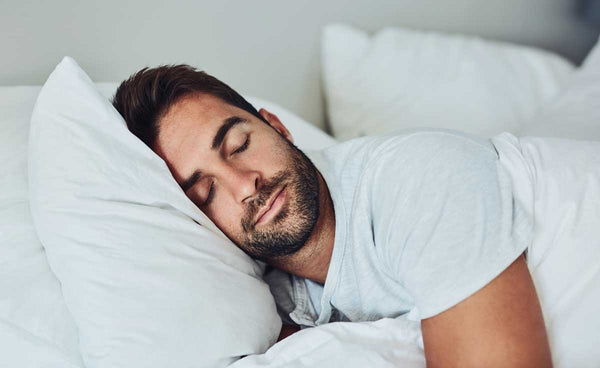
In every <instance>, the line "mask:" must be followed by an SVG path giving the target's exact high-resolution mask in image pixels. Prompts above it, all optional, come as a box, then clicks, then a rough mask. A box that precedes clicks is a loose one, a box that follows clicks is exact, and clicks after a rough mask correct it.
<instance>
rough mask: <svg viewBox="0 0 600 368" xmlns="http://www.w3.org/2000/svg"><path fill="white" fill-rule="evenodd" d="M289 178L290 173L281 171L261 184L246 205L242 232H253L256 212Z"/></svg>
mask: <svg viewBox="0 0 600 368" xmlns="http://www.w3.org/2000/svg"><path fill="white" fill-rule="evenodd" d="M289 176H290V172H289V171H288V170H281V171H279V172H277V173H276V174H275V175H274V176H273V178H271V179H269V180H268V181H264V182H263V183H262V185H261V186H260V189H259V193H258V195H257V196H256V199H255V200H253V201H252V202H250V203H248V205H247V207H246V211H245V212H246V213H245V215H244V217H243V218H242V228H243V229H244V231H246V232H249V231H252V230H254V218H255V217H256V215H257V214H258V211H260V209H261V208H262V207H263V206H264V205H265V204H266V203H267V201H268V200H269V198H271V196H272V195H273V192H275V190H277V189H278V188H279V187H281V185H282V183H284V182H285V181H286V180H287V178H288V177H289Z"/></svg>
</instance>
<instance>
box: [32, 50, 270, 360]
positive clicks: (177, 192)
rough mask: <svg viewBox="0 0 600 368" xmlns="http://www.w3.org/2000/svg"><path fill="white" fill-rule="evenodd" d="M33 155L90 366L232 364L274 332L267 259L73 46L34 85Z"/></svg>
mask: <svg viewBox="0 0 600 368" xmlns="http://www.w3.org/2000/svg"><path fill="white" fill-rule="evenodd" d="M28 162H29V196H30V202H31V214H32V217H33V222H34V225H35V228H36V231H37V233H38V236H39V238H40V240H41V242H42V244H43V246H44V248H45V250H46V254H47V258H48V262H49V264H50V267H51V268H52V271H53V272H54V273H55V275H56V276H57V278H58V279H59V280H60V282H61V284H62V291H63V295H64V300H65V303H66V305H67V307H68V308H69V310H70V312H71V313H72V315H73V318H74V320H75V323H76V325H77V328H78V331H79V344H80V351H81V355H82V358H83V360H84V362H85V365H86V366H87V367H89V368H94V367H116V366H124V365H126V366H127V367H134V368H135V367H191V366H209V367H224V366H227V365H229V364H230V363H232V362H234V361H236V360H237V359H239V358H240V357H241V356H243V355H247V354H256V353H262V352H264V351H265V350H267V348H268V347H269V346H271V345H272V344H273V343H274V342H275V340H276V339H277V336H278V334H279V331H280V327H281V320H280V318H279V316H278V315H277V312H276V308H275V303H274V300H273V297H272V296H271V294H270V292H269V288H268V286H267V285H266V284H265V283H264V282H263V281H262V279H261V275H262V269H261V267H260V266H259V264H258V263H256V262H254V261H253V260H252V259H251V258H250V257H248V256H247V255H246V254H245V253H244V252H243V251H241V250H240V249H239V248H237V247H236V246H235V245H234V244H233V243H231V242H230V241H229V240H228V239H227V238H226V237H225V236H224V235H223V234H222V233H221V232H220V231H219V229H218V228H217V227H216V226H214V224H212V222H210V221H209V220H208V218H207V217H206V216H205V215H204V214H203V213H202V212H201V211H200V210H199V209H198V208H197V207H196V206H195V205H194V204H193V203H192V202H191V201H190V200H189V199H188V198H187V197H186V196H185V194H184V193H183V191H181V189H180V188H179V186H178V185H177V183H176V182H175V180H174V179H173V177H172V175H171V174H170V172H169V170H168V168H167V166H166V164H165V163H164V161H163V160H162V159H160V157H159V156H157V155H155V154H154V153H153V152H152V151H151V150H150V149H149V148H148V147H147V146H146V145H145V144H143V143H142V142H141V141H140V140H138V139H137V138H136V137H135V136H134V135H133V134H131V133H130V132H129V131H128V130H127V127H126V125H125V122H124V121H123V119H122V117H121V116H120V115H119V113H118V112H117V111H116V110H115V109H114V108H113V106H112V105H111V104H110V102H109V101H108V100H107V99H106V98H105V97H103V96H102V95H101V94H100V93H99V92H98V90H97V89H96V87H95V86H94V85H93V83H92V81H91V80H90V78H89V77H88V76H87V75H86V73H85V72H84V71H83V70H82V69H81V68H80V67H79V66H78V65H77V63H76V62H75V61H74V60H73V59H72V58H70V57H65V58H64V59H63V60H62V61H61V63H60V64H59V65H58V66H57V67H56V68H55V70H54V71H53V72H52V74H51V75H50V76H49V78H48V80H47V81H46V83H45V85H44V86H43V88H42V90H41V92H40V94H39V96H38V99H37V101H36V104H35V107H34V110H33V114H32V119H31V129H30V136H29V161H28ZM199 224H201V225H199Z"/></svg>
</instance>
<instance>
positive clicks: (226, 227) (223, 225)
mask: <svg viewBox="0 0 600 368" xmlns="http://www.w3.org/2000/svg"><path fill="white" fill-rule="evenodd" d="M215 202H218V201H215ZM206 215H207V216H208V217H209V218H210V219H211V220H212V221H213V222H214V223H215V225H217V226H218V227H219V228H220V229H221V231H223V232H224V233H225V234H226V235H228V236H229V235H232V234H237V233H239V232H240V229H241V220H242V216H243V213H242V212H241V209H240V208H239V207H238V206H233V205H231V204H227V203H214V204H213V205H212V207H211V209H210V211H207V212H206Z"/></svg>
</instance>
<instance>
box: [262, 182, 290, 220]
mask: <svg viewBox="0 0 600 368" xmlns="http://www.w3.org/2000/svg"><path fill="white" fill-rule="evenodd" d="M284 189H285V186H284V187H282V188H281V189H280V190H278V191H277V192H276V193H275V194H274V195H273V196H271V198H270V199H269V202H268V203H267V204H266V205H265V206H264V207H263V208H262V209H261V210H260V212H259V213H258V215H257V216H256V220H255V221H254V224H257V223H258V222H259V221H260V219H261V218H262V217H263V216H264V215H265V213H267V212H269V210H270V209H271V208H272V207H273V203H275V200H276V199H277V197H279V195H280V194H281V192H283V190H284Z"/></svg>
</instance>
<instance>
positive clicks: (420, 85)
mask: <svg viewBox="0 0 600 368" xmlns="http://www.w3.org/2000/svg"><path fill="white" fill-rule="evenodd" d="M322 51H323V52H322V55H323V63H322V64H323V79H324V87H325V97H326V101H327V111H328V118H329V124H330V127H331V129H332V131H333V133H334V136H335V137H336V138H339V139H342V140H345V139H349V138H353V137H357V136H362V135H371V134H379V133H385V132H389V131H392V130H394V129H404V128H415V127H416V128H418V127H430V128H449V129H458V130H461V131H464V132H468V133H471V134H475V135H478V136H481V137H484V138H488V137H491V136H494V135H496V134H498V133H501V132H503V131H508V132H512V133H517V132H518V131H519V130H520V127H521V125H522V124H523V123H524V122H525V121H527V120H529V119H531V118H532V117H533V116H534V115H535V113H536V112H537V110H538V109H539V107H540V106H541V105H543V104H544V103H546V102H547V101H549V100H550V99H551V98H553V97H554V96H556V94H557V93H558V92H559V91H560V90H561V88H562V86H563V85H564V84H565V82H566V81H567V79H568V78H569V76H570V75H571V73H572V71H573V66H572V65H571V64H570V63H569V62H567V61H566V60H564V59H563V58H561V57H559V56H557V55H554V54H551V53H549V52H545V51H542V50H537V49H533V48H529V47H524V46H517V45H511V44H507V43H501V42H495V41H486V40H482V39H479V38H476V37H468V36H460V35H447V34H439V33H435V32H421V31H415V30H409V29H403V28H387V29H383V30H382V31H380V32H378V33H376V34H375V35H373V36H372V37H370V36H369V35H368V34H367V33H365V32H362V31H360V30H358V29H355V28H352V27H348V26H344V25H330V26H327V27H326V28H325V30H324V32H323V39H322Z"/></svg>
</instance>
